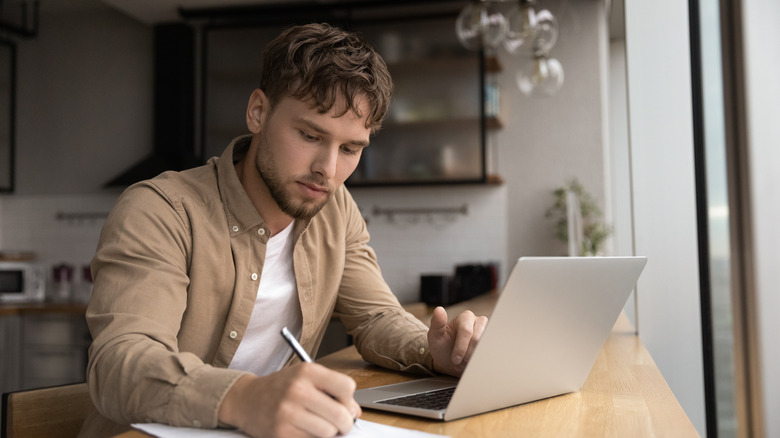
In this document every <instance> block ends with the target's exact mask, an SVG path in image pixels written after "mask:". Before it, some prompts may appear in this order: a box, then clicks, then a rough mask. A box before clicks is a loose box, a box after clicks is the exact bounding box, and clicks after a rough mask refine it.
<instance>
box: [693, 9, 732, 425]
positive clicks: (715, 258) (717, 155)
mask: <svg viewBox="0 0 780 438" xmlns="http://www.w3.org/2000/svg"><path fill="white" fill-rule="evenodd" d="M699 22H700V28H699V30H700V39H701V63H702V69H701V70H702V73H701V74H702V78H701V79H702V100H703V105H702V111H703V122H704V153H705V157H706V163H705V165H706V176H707V181H706V184H707V204H708V215H707V221H708V227H709V236H708V242H709V250H710V259H709V265H710V303H711V311H712V315H711V317H712V343H713V346H712V347H713V359H714V364H713V367H714V373H715V398H716V400H715V404H716V409H717V420H716V422H717V436H718V437H734V436H736V435H737V417H736V406H735V378H734V327H733V324H732V323H733V320H732V303H731V297H732V292H731V260H730V251H731V250H730V245H729V241H730V232H729V222H730V213H729V204H728V182H727V170H726V138H725V132H726V128H725V117H724V97H723V74H722V71H723V68H722V64H721V62H722V57H721V44H720V41H721V32H720V10H719V3H718V0H700V1H699Z"/></svg>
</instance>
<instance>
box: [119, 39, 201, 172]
mask: <svg viewBox="0 0 780 438" xmlns="http://www.w3.org/2000/svg"><path fill="white" fill-rule="evenodd" d="M153 114H154V148H153V150H152V153H151V154H150V155H148V156H146V157H144V158H143V159H142V160H141V161H139V162H138V163H136V164H134V165H133V166H131V167H130V168H128V169H127V170H125V171H123V172H122V173H120V174H119V175H117V176H116V177H114V178H113V179H111V180H110V181H108V182H107V183H105V185H104V187H126V186H128V185H130V184H133V183H136V182H138V181H141V180H144V179H149V178H152V177H154V176H157V175H158V174H160V173H161V172H164V171H166V170H183V169H188V168H190V167H194V166H197V165H198V164H201V160H200V159H199V158H198V156H197V154H196V153H195V141H194V140H195V32H194V31H193V29H192V28H191V27H190V26H189V25H187V24H184V23H173V24H159V25H156V26H155V27H154V109H153Z"/></svg>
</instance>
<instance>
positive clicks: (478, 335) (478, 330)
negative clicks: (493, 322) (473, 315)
mask: <svg viewBox="0 0 780 438" xmlns="http://www.w3.org/2000/svg"><path fill="white" fill-rule="evenodd" d="M487 322H488V319H487V317H484V316H478V317H477V319H476V320H475V321H474V334H473V335H472V336H471V342H470V343H469V349H468V351H467V352H466V356H465V357H464V358H463V363H467V362H468V361H469V359H471V355H472V354H474V349H475V348H477V344H478V343H479V340H480V339H482V333H484V332H485V327H486V326H487Z"/></svg>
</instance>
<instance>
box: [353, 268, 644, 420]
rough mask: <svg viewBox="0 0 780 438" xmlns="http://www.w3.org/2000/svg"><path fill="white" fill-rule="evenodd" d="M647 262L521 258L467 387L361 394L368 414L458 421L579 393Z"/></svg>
mask: <svg viewBox="0 0 780 438" xmlns="http://www.w3.org/2000/svg"><path fill="white" fill-rule="evenodd" d="M646 262H647V259H646V258H645V257H522V258H520V259H519V260H518V261H517V263H516V264H515V266H514V268H513V269H512V272H511V274H510V275H509V279H508V280H507V282H506V285H505V286H504V289H503V291H502V292H501V294H500V296H499V298H498V301H497V303H496V307H495V309H494V310H493V313H492V315H491V316H490V319H489V321H488V325H487V327H486V328H485V331H484V333H483V334H482V338H481V339H480V342H479V344H478V345H477V348H476V349H475V350H474V353H473V355H472V357H471V360H470V361H469V364H468V366H467V367H466V369H465V371H464V372H463V375H462V376H461V378H460V380H457V379H455V378H451V377H446V376H442V377H428V378H422V379H417V380H413V381H409V382H403V383H397V384H393V385H386V386H379V387H375V388H367V389H361V390H358V391H356V392H355V400H356V401H357V402H358V403H359V404H360V405H361V406H363V407H365V408H371V409H380V410H384V411H391V412H397V413H402V414H410V415H417V416H422V417H428V418H435V419H440V420H445V421H447V420H455V419H458V418H462V417H467V416H470V415H476V414H481V413H483V412H488V411H493V410H496V409H502V408H506V407H509V406H514V405H518V404H521V403H526V402H531V401H535V400H540V399H543V398H547V397H552V396H556V395H560V394H566V393H570V392H574V391H578V390H579V389H580V388H581V387H582V384H583V383H585V379H586V378H587V376H588V373H589V372H590V369H591V368H592V367H593V364H594V363H595V361H596V357H597V356H598V354H599V351H600V350H601V347H602V345H603V344H604V341H605V340H606V339H607V336H609V333H610V331H611V329H612V326H613V325H614V324H615V321H616V320H617V318H618V316H619V315H620V312H621V310H622V309H623V306H624V305H625V303H626V300H627V299H628V296H629V295H630V294H631V291H632V290H633V288H634V285H635V284H636V281H637V279H638V278H639V274H640V273H641V272H642V269H644V266H645V264H646Z"/></svg>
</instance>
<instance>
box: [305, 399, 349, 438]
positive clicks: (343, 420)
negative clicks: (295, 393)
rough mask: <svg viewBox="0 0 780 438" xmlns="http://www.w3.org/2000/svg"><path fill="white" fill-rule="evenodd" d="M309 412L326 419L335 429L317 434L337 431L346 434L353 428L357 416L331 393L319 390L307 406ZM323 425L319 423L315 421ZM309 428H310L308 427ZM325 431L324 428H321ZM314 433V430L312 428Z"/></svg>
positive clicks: (329, 434) (330, 434)
mask: <svg viewBox="0 0 780 438" xmlns="http://www.w3.org/2000/svg"><path fill="white" fill-rule="evenodd" d="M307 409H308V410H309V412H311V413H313V414H315V415H316V416H317V417H319V418H321V419H322V420H324V421H326V422H327V423H328V424H329V425H330V426H332V427H334V428H335V430H334V431H333V432H332V433H328V434H324V435H323V434H315V435H317V436H332V435H334V434H335V432H338V433H340V434H346V433H348V432H349V431H350V430H351V429H352V425H353V424H354V422H355V416H354V415H353V414H352V412H350V411H349V410H348V407H347V406H345V405H343V404H342V403H340V402H339V401H338V400H336V399H335V398H333V397H331V396H330V395H328V394H326V393H324V392H321V391H318V392H317V394H316V395H315V396H313V397H312V398H311V400H310V403H309V404H308V406H307ZM313 424H317V425H319V426H321V424H319V423H313ZM307 430H308V429H307ZM320 430H321V431H323V432H324V431H325V430H324V429H320ZM310 431H311V432H312V433H314V430H310Z"/></svg>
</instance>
